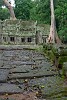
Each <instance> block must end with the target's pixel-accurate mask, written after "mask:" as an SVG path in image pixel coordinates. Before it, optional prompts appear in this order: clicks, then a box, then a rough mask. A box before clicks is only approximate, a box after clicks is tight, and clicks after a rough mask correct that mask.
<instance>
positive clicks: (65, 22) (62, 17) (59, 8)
mask: <svg viewBox="0 0 67 100" xmlns="http://www.w3.org/2000/svg"><path fill="white" fill-rule="evenodd" d="M55 16H56V26H57V30H58V35H59V36H60V38H61V40H62V42H63V43H67V0H56V1H55Z"/></svg>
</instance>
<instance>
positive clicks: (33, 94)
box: [0, 92, 40, 100]
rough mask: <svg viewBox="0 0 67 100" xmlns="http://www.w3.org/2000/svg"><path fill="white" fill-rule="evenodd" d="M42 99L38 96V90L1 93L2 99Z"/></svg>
mask: <svg viewBox="0 0 67 100" xmlns="http://www.w3.org/2000/svg"><path fill="white" fill-rule="evenodd" d="M1 99H2V100H40V99H38V98H37V97H36V92H25V93H23V94H12V95H8V94H5V95H0V100H1Z"/></svg>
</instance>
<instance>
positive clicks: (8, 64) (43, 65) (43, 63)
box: [0, 47, 67, 100]
mask: <svg viewBox="0 0 67 100" xmlns="http://www.w3.org/2000/svg"><path fill="white" fill-rule="evenodd" d="M25 91H28V92H29V91H31V92H33V91H34V92H35V93H36V95H37V97H40V98H41V97H43V98H46V100H52V99H53V100H54V99H55V98H58V99H55V100H60V99H59V98H62V95H63V98H65V99H61V100H66V99H67V94H66V92H67V90H66V87H64V86H63V80H62V78H61V77H59V76H58V72H57V70H56V68H55V67H54V66H52V64H51V63H50V62H49V61H48V59H47V58H46V57H44V55H43V54H41V53H39V52H37V51H35V50H29V49H27V48H21V47H19V48H18V47H15V48H14V47H13V48H9V47H8V48H7V47H5V48H4V47H0V94H1V95H5V94H18V93H20V94H21V93H24V92H25ZM1 98H2V97H1ZM43 98H42V99H38V100H43ZM49 98H50V99H49ZM9 100H10V99H9ZM11 100H13V99H11ZM15 100H16V99H15ZM21 100H23V99H21ZM32 100H34V99H32Z"/></svg>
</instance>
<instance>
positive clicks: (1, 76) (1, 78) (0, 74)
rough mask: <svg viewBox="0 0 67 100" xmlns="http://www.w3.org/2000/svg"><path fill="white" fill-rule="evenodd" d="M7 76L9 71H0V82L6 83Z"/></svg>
mask: <svg viewBox="0 0 67 100" xmlns="http://www.w3.org/2000/svg"><path fill="white" fill-rule="evenodd" d="M8 74H9V70H7V69H5V70H4V69H0V82H5V81H7V77H8Z"/></svg>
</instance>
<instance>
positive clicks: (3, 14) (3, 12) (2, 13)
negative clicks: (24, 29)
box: [0, 8, 9, 20]
mask: <svg viewBox="0 0 67 100" xmlns="http://www.w3.org/2000/svg"><path fill="white" fill-rule="evenodd" d="M8 18H9V11H8V10H7V8H0V19H1V20H5V19H8Z"/></svg>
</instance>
